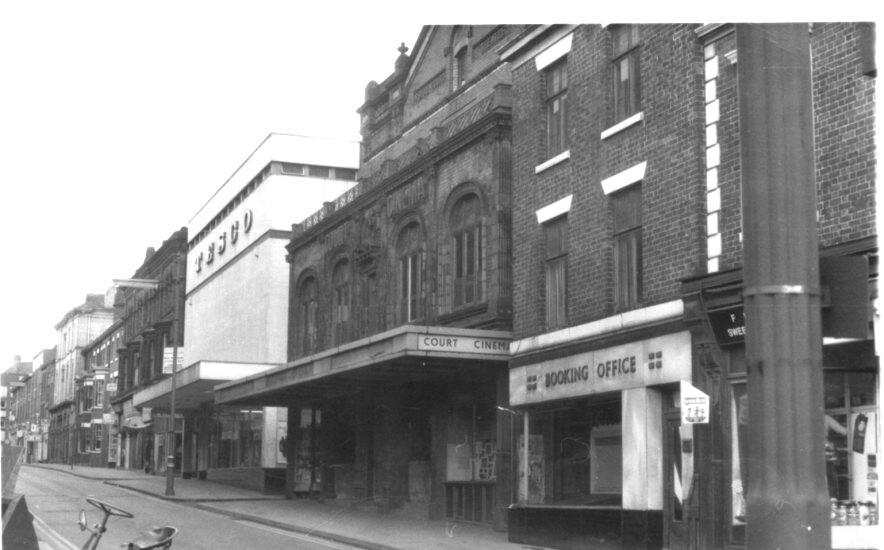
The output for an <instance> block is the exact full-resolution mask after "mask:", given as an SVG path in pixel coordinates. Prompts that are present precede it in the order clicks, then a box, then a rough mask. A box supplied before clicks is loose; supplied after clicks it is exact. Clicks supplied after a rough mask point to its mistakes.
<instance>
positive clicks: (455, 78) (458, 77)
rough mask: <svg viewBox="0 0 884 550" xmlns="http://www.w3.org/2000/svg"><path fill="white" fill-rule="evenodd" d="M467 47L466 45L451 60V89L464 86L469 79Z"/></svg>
mask: <svg viewBox="0 0 884 550" xmlns="http://www.w3.org/2000/svg"><path fill="white" fill-rule="evenodd" d="M466 76H467V47H466V46H464V47H462V48H461V49H459V50H457V53H456V54H454V60H453V61H452V62H451V89H452V90H457V89H460V87H461V86H463V85H464V84H465V83H466V81H467V79H466Z"/></svg>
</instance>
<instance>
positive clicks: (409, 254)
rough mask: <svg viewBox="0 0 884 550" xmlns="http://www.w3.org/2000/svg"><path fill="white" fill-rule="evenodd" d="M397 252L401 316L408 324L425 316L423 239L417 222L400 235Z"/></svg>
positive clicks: (408, 226)
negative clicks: (423, 309) (422, 299)
mask: <svg viewBox="0 0 884 550" xmlns="http://www.w3.org/2000/svg"><path fill="white" fill-rule="evenodd" d="M396 251H397V253H398V255H399V314H400V318H401V319H402V321H403V322H406V323H408V322H410V321H414V320H416V319H418V318H420V317H421V316H422V315H423V311H422V307H421V289H422V285H423V238H422V235H421V230H420V226H419V225H418V224H417V222H412V223H410V224H408V225H407V226H405V228H404V229H403V230H402V232H401V233H399V241H398V242H397V245H396Z"/></svg>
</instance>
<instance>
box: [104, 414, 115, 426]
mask: <svg viewBox="0 0 884 550" xmlns="http://www.w3.org/2000/svg"><path fill="white" fill-rule="evenodd" d="M102 420H103V421H104V423H105V424H113V423H114V413H103V414H102Z"/></svg>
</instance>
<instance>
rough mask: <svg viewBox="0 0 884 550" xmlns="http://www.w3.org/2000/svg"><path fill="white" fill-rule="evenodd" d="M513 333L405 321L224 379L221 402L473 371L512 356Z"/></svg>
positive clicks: (376, 386) (269, 402)
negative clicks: (233, 379)
mask: <svg viewBox="0 0 884 550" xmlns="http://www.w3.org/2000/svg"><path fill="white" fill-rule="evenodd" d="M511 341H512V333H510V332H507V331H495V330H476V329H459V328H451V327H434V326H414V325H405V326H401V327H397V328H395V329H392V330H389V331H387V332H383V333H381V334H376V335H372V336H370V337H368V338H363V339H361V340H357V341H355V342H350V343H347V344H345V345H343V346H339V347H336V348H332V349H330V350H326V351H324V352H322V353H317V354H315V355H311V356H308V357H304V358H302V359H299V360H297V361H293V362H290V363H288V364H286V365H284V366H281V367H277V368H274V369H270V370H268V371H266V372H263V373H260V374H256V375H253V376H248V377H245V378H241V379H238V380H235V381H232V382H226V383H223V384H220V385H219V386H217V387H216V388H215V403H216V404H218V405H252V406H280V407H284V406H288V405H290V404H291V403H293V402H302V403H303V402H309V401H313V400H317V399H324V398H329V397H336V396H341V395H347V394H352V393H355V392H358V391H362V390H379V391H383V388H385V387H389V386H390V385H391V384H401V383H406V382H413V381H414V382H416V381H427V380H432V379H435V378H442V377H447V376H453V375H462V374H468V373H469V372H470V371H475V370H476V369H482V368H487V367H489V366H500V365H501V364H505V363H507V362H508V361H509V358H510V342H511Z"/></svg>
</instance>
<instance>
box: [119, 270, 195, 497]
mask: <svg viewBox="0 0 884 550" xmlns="http://www.w3.org/2000/svg"><path fill="white" fill-rule="evenodd" d="M174 269H175V270H176V271H177V269H178V266H175V267H174ZM113 281H114V286H115V287H128V288H140V289H156V288H158V287H159V286H160V281H159V280H157V279H114V280H113ZM172 283H173V284H174V285H175V288H176V295H175V296H174V302H175V307H174V310H173V314H172V330H171V332H172V380H171V383H172V387H171V391H170V393H169V427H168V431H167V432H166V449H167V452H168V454H167V456H166V496H175V472H174V469H175V375H176V373H177V370H178V323H179V320H180V318H181V300H180V299H179V297H178V295H177V288H178V286H177V285H178V284H180V277H178V276H177V274H176V276H175V277H174V278H173V280H172Z"/></svg>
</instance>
